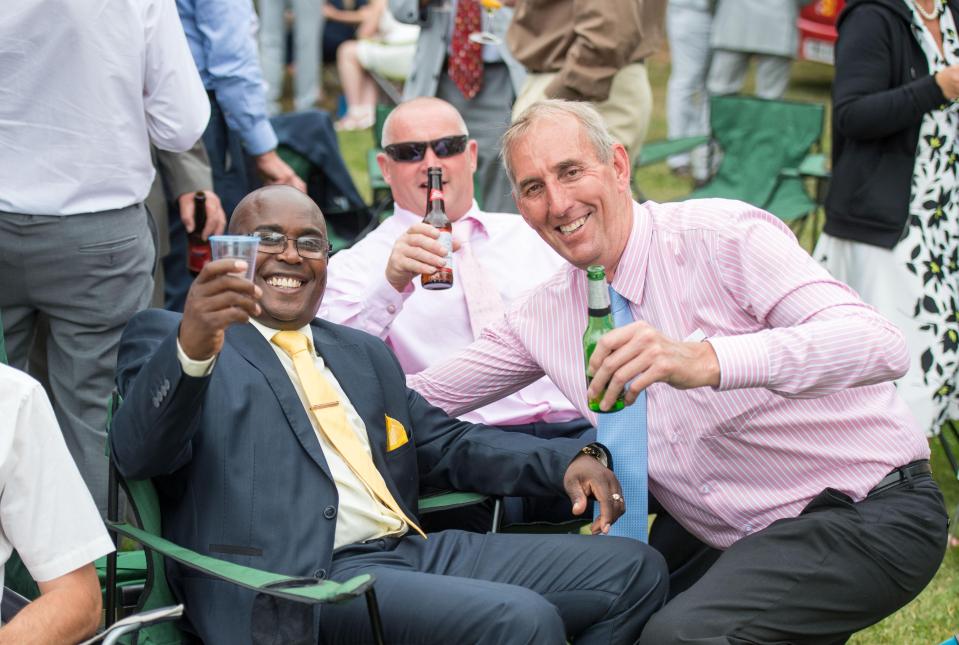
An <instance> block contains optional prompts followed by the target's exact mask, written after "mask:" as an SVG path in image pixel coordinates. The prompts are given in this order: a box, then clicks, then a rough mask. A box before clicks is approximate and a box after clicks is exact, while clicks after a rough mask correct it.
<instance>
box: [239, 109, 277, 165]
mask: <svg viewBox="0 0 959 645" xmlns="http://www.w3.org/2000/svg"><path fill="white" fill-rule="evenodd" d="M278 143H279V140H278V139H277V138H276V132H274V130H273V126H272V125H271V124H270V120H269V119H267V118H266V117H264V118H263V119H262V120H260V121H257V122H256V123H255V124H254V125H253V127H252V128H250V130H249V132H244V133H243V147H244V148H245V149H246V151H247V152H249V153H250V154H251V155H254V156H256V155H261V154H263V153H265V152H269V151H270V150H275V149H276V146H277V144H278Z"/></svg>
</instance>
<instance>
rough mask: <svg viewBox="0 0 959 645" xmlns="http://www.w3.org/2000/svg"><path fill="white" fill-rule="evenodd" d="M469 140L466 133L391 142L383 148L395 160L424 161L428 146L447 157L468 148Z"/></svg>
mask: <svg viewBox="0 0 959 645" xmlns="http://www.w3.org/2000/svg"><path fill="white" fill-rule="evenodd" d="M467 141H468V137H467V136H466V135H465V134H457V135H454V136H452V137H441V138H439V139H433V140H432V141H404V142H403V143H391V144H390V145H388V146H386V147H385V148H383V152H385V153H386V154H387V156H389V158H390V159H392V160H393V161H423V157H425V156H426V148H427V147H430V148H432V149H433V152H435V153H436V156H437V157H439V158H440V159H445V158H447V157H452V156H455V155H458V154H460V153H461V152H463V151H464V150H466V142H467Z"/></svg>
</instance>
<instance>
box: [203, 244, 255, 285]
mask: <svg viewBox="0 0 959 645" xmlns="http://www.w3.org/2000/svg"><path fill="white" fill-rule="evenodd" d="M259 245H260V238H258V237H256V236H255V235H211V236H210V250H211V251H212V254H213V259H214V260H220V259H222V258H235V259H237V260H243V261H244V262H246V272H245V273H244V274H243V277H245V278H246V279H247V280H249V281H250V282H252V281H253V272H254V271H255V269H256V249H257V247H258V246H259ZM238 275H239V274H238Z"/></svg>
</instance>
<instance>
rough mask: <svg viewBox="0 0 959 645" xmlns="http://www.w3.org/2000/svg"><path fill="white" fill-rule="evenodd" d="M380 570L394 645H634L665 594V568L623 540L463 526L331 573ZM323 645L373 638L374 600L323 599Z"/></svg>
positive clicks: (336, 576)
mask: <svg viewBox="0 0 959 645" xmlns="http://www.w3.org/2000/svg"><path fill="white" fill-rule="evenodd" d="M360 573H372V574H373V575H374V576H376V596H377V600H378V601H379V606H380V613H381V615H382V618H383V629H384V631H385V637H386V642H388V643H403V645H416V644H417V643H496V644H497V645H520V644H527V643H536V644H537V645H564V644H565V643H566V638H567V636H571V637H574V638H575V642H576V645H591V644H598V643H603V644H605V645H627V644H629V645H633V644H634V643H635V642H636V640H637V638H638V637H639V633H640V630H642V628H643V625H644V624H645V623H646V621H647V620H649V617H650V616H651V615H652V614H653V612H655V611H656V610H657V609H659V608H660V607H662V605H663V602H664V601H665V599H666V591H667V587H668V583H667V576H666V565H665V563H664V562H663V559H662V557H661V556H660V555H659V554H658V553H656V551H654V550H653V549H652V548H651V547H649V546H648V545H646V544H643V543H641V542H639V541H637V540H632V539H630V538H622V537H606V536H602V537H597V536H586V535H532V534H527V535H521V534H515V535H509V534H479V533H466V532H463V531H441V532H439V533H430V534H429V539H428V540H424V539H422V538H421V537H419V536H417V535H413V536H406V537H403V538H399V539H397V538H385V539H380V540H372V541H370V542H367V543H364V544H357V545H352V546H349V547H345V548H343V549H341V550H339V551H337V552H336V554H334V558H333V568H332V571H331V573H330V578H331V579H333V580H345V579H347V578H349V577H350V576H353V575H358V574H360ZM320 629H321V632H322V638H321V642H325V643H327V644H329V645H332V644H333V643H369V642H371V634H370V631H369V620H368V618H367V613H366V603H365V602H364V601H363V599H356V600H353V601H350V602H348V603H343V604H336V605H324V606H323V609H322V610H321V617H320Z"/></svg>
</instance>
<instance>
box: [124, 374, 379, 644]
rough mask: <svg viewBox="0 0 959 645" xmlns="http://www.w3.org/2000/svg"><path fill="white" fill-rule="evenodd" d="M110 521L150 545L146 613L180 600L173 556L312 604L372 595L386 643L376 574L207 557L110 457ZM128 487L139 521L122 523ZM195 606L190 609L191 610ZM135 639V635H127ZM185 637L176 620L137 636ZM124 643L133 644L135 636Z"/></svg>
mask: <svg viewBox="0 0 959 645" xmlns="http://www.w3.org/2000/svg"><path fill="white" fill-rule="evenodd" d="M119 403H120V397H119V394H117V393H116V392H114V394H113V396H112V397H111V401H110V407H109V412H108V417H107V433H108V434H109V431H110V426H111V424H112V420H113V414H114V412H115V411H116V409H117V408H118V407H119ZM108 487H109V488H108V501H107V505H108V509H107V513H108V516H109V520H108V522H107V529H108V530H109V531H110V534H111V536H112V537H113V539H114V543H115V544H117V543H118V542H119V536H124V537H127V538H129V539H131V540H133V541H135V542H138V543H139V544H142V545H143V547H144V559H145V564H146V578H145V583H144V586H143V591H142V593H141V594H140V597H139V601H138V603H137V607H136V610H137V612H145V611H150V610H154V609H159V608H161V607H166V606H169V605H174V604H176V600H175V598H174V596H173V593H172V592H171V590H170V587H169V585H168V584H167V581H166V573H165V569H164V563H163V559H164V558H170V559H172V560H174V561H176V562H178V563H180V564H182V565H184V566H187V567H189V568H191V569H194V570H197V571H200V572H202V573H204V574H206V575H208V576H212V577H216V578H219V579H221V580H227V581H229V582H232V583H233V584H236V585H239V586H242V587H245V588H247V589H251V590H253V591H256V592H257V593H261V594H267V595H270V596H274V597H276V598H280V599H284V600H287V601H293V602H300V603H306V604H311V605H312V604H317V603H331V602H333V603H335V602H344V601H348V600H352V599H353V598H357V597H359V596H361V595H363V596H365V597H366V603H367V609H368V612H369V617H370V624H371V627H372V631H373V634H374V638H375V639H376V643H378V644H379V645H382V644H383V643H384V640H383V630H382V625H381V622H380V615H379V607H378V605H377V602H376V594H375V592H374V589H373V582H374V578H373V576H372V575H370V574H361V575H358V576H355V577H353V578H351V579H349V580H346V581H344V582H333V581H330V580H316V581H314V582H311V583H310V584H307V585H304V584H303V579H302V578H294V577H291V576H286V575H282V574H277V573H271V572H268V571H261V570H258V569H253V568H251V567H246V566H242V565H238V564H235V563H232V562H227V561H224V560H219V559H217V558H212V557H210V556H206V555H202V554H200V553H196V552H195V551H191V550H189V549H186V548H183V547H181V546H178V545H176V544H174V543H172V542H170V541H169V540H166V539H164V538H163V537H161V530H160V529H161V517H160V504H159V500H158V499H157V495H156V491H155V490H154V488H153V484H152V483H151V482H150V481H149V480H126V479H124V478H123V477H122V476H120V474H119V472H118V471H117V469H116V466H115V465H114V463H113V460H112V459H111V460H110V476H109V484H108ZM120 487H122V488H123V489H124V491H125V492H126V494H127V499H128V501H129V507H130V508H129V511H128V512H129V513H131V514H132V515H133V517H134V520H135V524H131V523H128V522H123V521H120V519H119V517H118V507H119V504H118V498H119V489H120ZM117 590H118V576H117V554H115V553H114V554H111V555H109V556H107V572H106V601H105V605H106V626H107V627H109V626H110V625H112V624H113V623H114V622H115V621H116V619H117ZM187 609H188V610H189V608H187ZM124 638H132V637H124ZM182 641H183V634H182V633H181V631H180V629H179V627H177V625H176V624H174V623H169V622H167V623H160V624H156V625H150V626H147V627H145V628H144V629H142V630H141V631H140V632H139V633H138V634H137V636H136V641H135V642H136V643H138V645H174V644H179V643H181V642H182ZM121 642H133V641H132V640H128V641H122V640H121Z"/></svg>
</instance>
